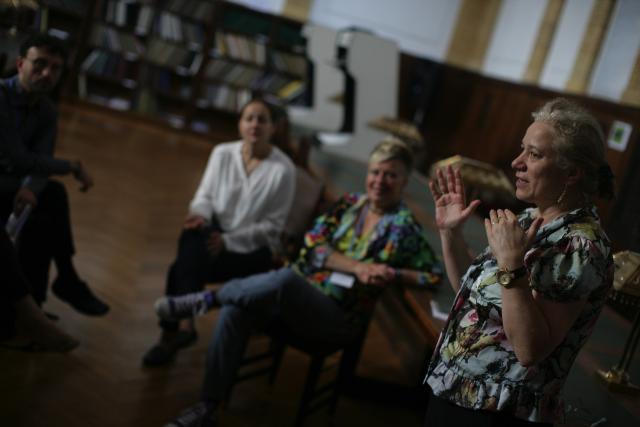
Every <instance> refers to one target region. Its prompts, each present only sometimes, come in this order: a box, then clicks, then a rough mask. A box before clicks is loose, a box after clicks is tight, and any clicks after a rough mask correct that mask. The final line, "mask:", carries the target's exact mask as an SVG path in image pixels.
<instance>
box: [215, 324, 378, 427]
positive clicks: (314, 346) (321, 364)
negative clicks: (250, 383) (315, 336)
mask: <svg viewBox="0 0 640 427" xmlns="http://www.w3.org/2000/svg"><path fill="white" fill-rule="evenodd" d="M367 330H368V322H367V325H366V326H365V327H363V328H362V330H361V331H360V332H359V333H358V334H357V336H356V338H355V339H354V340H352V341H351V342H350V343H348V344H347V345H344V346H327V345H322V344H320V343H315V342H310V341H307V340H305V339H304V338H301V337H297V336H294V335H293V334H291V333H290V332H289V331H288V330H287V329H286V328H285V327H284V326H283V325H282V324H276V325H273V326H272V327H271V328H270V329H269V330H267V331H266V333H267V335H268V336H269V337H270V342H269V345H268V349H267V350H266V351H264V352H262V353H259V354H256V355H252V356H247V357H245V359H244V360H243V361H242V364H241V367H240V370H239V373H238V375H237V377H236V381H235V383H236V384H237V383H238V382H240V381H245V380H249V379H252V378H256V377H258V376H263V375H267V379H268V382H269V384H270V385H273V383H274V382H275V379H276V377H277V374H278V370H279V368H280V365H281V363H282V359H283V357H284V354H285V351H286V349H287V347H292V348H294V349H296V350H299V351H302V352H303V353H305V354H306V355H308V356H309V357H310V359H311V360H310V362H309V369H308V370H307V375H306V379H305V383H304V389H303V391H302V396H301V397H300V401H299V403H298V410H297V413H296V418H295V420H294V423H293V425H294V426H295V427H299V426H302V425H303V424H304V420H305V419H306V418H307V417H308V416H309V415H311V414H313V413H314V412H317V411H319V410H320V409H322V408H327V410H328V412H329V415H330V416H331V417H333V416H334V415H335V411H336V407H337V404H338V398H339V396H340V393H341V391H342V390H343V389H344V387H345V385H347V384H348V383H349V381H351V380H352V378H353V375H354V372H355V368H356V365H357V363H358V360H359V359H360V354H361V352H362V346H363V344H364V340H365V337H366V334H367ZM336 353H340V356H339V359H338V363H337V373H336V375H335V378H334V379H332V380H331V381H329V382H327V383H325V384H323V385H321V386H320V385H319V384H318V382H319V379H320V376H321V374H322V373H323V371H325V370H326V369H329V368H330V367H331V366H328V365H327V363H326V362H327V359H329V358H330V357H331V356H333V355H334V354H336ZM265 362H266V365H265ZM232 389H233V387H232ZM232 389H231V390H230V391H229V395H228V396H227V402H228V401H229V400H230V397H231V392H232Z"/></svg>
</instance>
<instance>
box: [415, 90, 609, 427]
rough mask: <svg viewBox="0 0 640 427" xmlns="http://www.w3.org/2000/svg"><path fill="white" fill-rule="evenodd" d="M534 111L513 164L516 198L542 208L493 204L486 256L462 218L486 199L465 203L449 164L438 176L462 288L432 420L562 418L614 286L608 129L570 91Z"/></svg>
mask: <svg viewBox="0 0 640 427" xmlns="http://www.w3.org/2000/svg"><path fill="white" fill-rule="evenodd" d="M533 119H534V122H533V123H532V124H531V126H529V128H528V129H527V132H526V134H525V135H524V138H523V139H522V144H521V152H520V154H519V155H518V156H517V157H516V158H515V160H513V162H512V164H511V166H512V167H513V169H514V170H515V172H516V197H517V198H518V199H519V200H522V201H524V202H527V203H531V204H533V207H532V208H528V209H526V210H525V211H524V212H522V213H520V214H519V215H516V214H514V213H513V212H511V211H509V210H506V209H505V210H503V209H498V210H491V211H490V214H489V215H490V216H489V218H487V219H485V221H484V226H485V230H486V234H487V239H488V241H489V246H488V247H487V248H486V249H485V250H484V251H483V252H482V253H481V254H480V255H478V256H477V257H475V258H471V257H470V255H469V250H468V249H467V246H466V243H465V242H464V239H463V237H462V227H463V225H464V223H465V222H466V220H467V219H468V218H469V217H470V215H471V214H472V212H473V211H474V209H475V208H476V207H477V206H478V204H479V203H480V202H479V201H478V200H474V201H472V202H471V203H469V204H467V203H466V201H465V198H464V194H465V192H464V185H463V182H462V178H461V176H460V172H459V171H454V170H453V169H452V168H450V167H449V168H448V169H446V170H440V171H438V172H437V179H436V180H435V181H432V182H430V184H429V188H430V190H431V193H432V195H433V199H434V201H435V206H436V208H435V209H436V224H437V226H438V228H439V230H440V237H441V242H442V250H443V256H444V261H445V267H446V271H447V276H448V277H449V281H450V282H451V285H452V286H453V288H454V290H456V291H457V296H456V298H455V301H454V304H453V307H452V309H451V313H450V314H449V318H448V320H447V324H446V325H445V328H444V330H443V332H442V334H441V336H440V339H439V342H438V344H437V347H436V349H435V351H434V354H433V358H432V360H431V364H430V366H429V369H428V373H427V377H426V383H427V384H428V385H429V387H430V389H431V392H432V395H431V399H430V402H429V406H428V409H427V419H426V425H427V426H429V427H436V426H445V425H447V426H448V425H487V426H510V427H511V426H534V425H540V426H541V425H544V426H549V425H552V424H553V423H554V422H556V421H558V420H560V419H561V416H562V410H563V402H562V399H561V395H560V392H561V390H562V387H563V385H564V382H565V380H566V378H567V375H568V374H569V370H570V368H571V366H572V364H573V362H574V360H575V358H576V356H577V354H578V352H579V351H580V349H581V348H582V346H583V345H584V343H585V342H586V340H587V338H588V337H589V335H590V333H591V331H592V330H593V326H594V324H595V321H596V320H597V318H598V316H599V314H600V311H601V309H602V306H603V304H604V302H605V300H606V297H607V293H608V291H609V289H610V287H611V285H612V280H613V261H612V254H611V243H610V241H609V239H608V238H607V236H606V234H605V232H604V231H603V229H602V227H601V225H600V221H599V219H598V214H597V212H596V208H595V206H594V205H593V201H592V197H594V196H602V197H612V196H613V175H612V173H611V169H610V167H609V165H608V164H607V162H606V160H605V146H604V137H603V133H602V130H601V129H600V126H599V125H598V123H597V122H596V120H595V119H594V118H593V117H592V116H591V115H590V114H588V113H587V112H585V111H584V110H583V109H582V108H580V107H579V106H577V105H576V104H574V103H572V102H570V101H567V100H565V99H555V100H552V101H550V102H548V103H547V104H545V105H544V106H543V107H542V108H541V109H540V110H538V111H536V112H535V113H533Z"/></svg>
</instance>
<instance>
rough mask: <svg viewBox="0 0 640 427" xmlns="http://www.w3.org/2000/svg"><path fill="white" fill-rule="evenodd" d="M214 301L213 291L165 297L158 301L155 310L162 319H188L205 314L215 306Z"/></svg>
mask: <svg viewBox="0 0 640 427" xmlns="http://www.w3.org/2000/svg"><path fill="white" fill-rule="evenodd" d="M214 299H215V298H214V293H213V292H211V291H202V292H194V293H192V294H186V295H180V296H173V297H172V296H165V297H162V298H160V299H158V300H157V301H156V303H155V305H154V308H155V310H156V314H157V315H158V316H159V317H160V318H161V319H165V320H179V319H186V318H189V317H195V316H199V315H202V314H205V313H206V312H207V311H209V309H210V308H211V307H212V306H213V303H214Z"/></svg>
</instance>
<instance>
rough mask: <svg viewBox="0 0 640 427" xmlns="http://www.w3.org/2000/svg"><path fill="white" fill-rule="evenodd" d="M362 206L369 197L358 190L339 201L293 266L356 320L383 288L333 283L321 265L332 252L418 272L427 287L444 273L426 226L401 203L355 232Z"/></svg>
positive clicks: (312, 233) (315, 228)
mask: <svg viewBox="0 0 640 427" xmlns="http://www.w3.org/2000/svg"><path fill="white" fill-rule="evenodd" d="M366 204H367V197H366V196H365V195H363V194H359V193H351V194H347V195H346V196H344V197H342V198H341V199H340V200H338V202H336V203H335V204H334V206H333V207H332V208H331V209H330V210H329V211H328V212H327V213H326V214H324V215H321V216H319V217H318V218H317V219H316V220H315V223H314V225H313V227H312V228H311V230H309V231H308V232H307V233H306V234H305V237H304V246H303V248H302V249H301V251H300V255H299V256H298V259H297V260H296V261H295V262H294V263H293V265H292V267H293V270H294V271H296V272H297V273H298V274H300V275H302V276H304V277H305V278H306V279H307V281H308V282H309V283H310V284H311V285H312V286H314V287H316V288H317V289H319V290H320V291H322V292H323V293H324V294H326V295H328V296H330V297H332V298H333V299H334V300H336V301H337V302H338V303H339V304H340V305H341V306H342V307H343V308H344V309H345V310H348V311H349V312H350V314H351V315H352V319H353V320H354V321H361V320H362V319H363V318H365V317H366V316H368V315H369V314H370V313H371V310H372V309H373V306H374V302H375V300H376V298H377V297H378V296H379V295H380V293H381V292H382V290H383V288H381V287H378V286H366V285H361V284H358V283H356V284H355V285H354V286H353V287H352V288H349V289H347V288H345V287H341V286H338V285H335V284H333V283H331V281H330V280H329V277H330V275H331V273H332V272H333V271H331V270H328V269H326V268H325V267H324V263H325V261H326V259H327V258H328V256H329V255H330V254H331V252H333V251H334V250H335V251H338V252H340V253H342V254H344V255H346V256H348V257H350V258H353V259H356V260H358V261H363V262H371V263H384V264H387V265H389V266H391V267H395V268H409V269H414V270H419V271H421V279H420V281H421V283H423V284H425V285H433V284H436V283H438V282H439V281H440V279H441V277H442V268H441V266H440V263H439V262H438V260H437V259H436V256H435V255H434V253H433V250H432V249H431V247H430V246H429V244H428V243H427V240H426V238H425V234H424V230H423V229H422V227H421V226H420V224H418V223H417V222H416V220H415V218H414V217H413V214H412V213H411V211H410V210H409V208H407V206H406V205H405V204H404V203H400V204H399V205H398V206H397V207H396V209H395V210H393V211H392V212H388V213H387V214H385V215H384V216H383V217H382V218H381V219H380V221H379V222H378V224H376V226H375V227H374V228H373V229H372V230H371V231H370V232H369V233H366V234H364V235H358V234H359V233H358V232H357V229H358V224H357V223H358V218H359V216H360V215H359V214H360V212H361V210H362V209H363V208H365V206H366Z"/></svg>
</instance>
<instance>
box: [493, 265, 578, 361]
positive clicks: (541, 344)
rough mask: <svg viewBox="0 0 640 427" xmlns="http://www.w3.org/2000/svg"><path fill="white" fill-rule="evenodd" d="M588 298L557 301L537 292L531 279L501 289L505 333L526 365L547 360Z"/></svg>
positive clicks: (521, 280) (517, 281) (524, 279)
mask: <svg viewBox="0 0 640 427" xmlns="http://www.w3.org/2000/svg"><path fill="white" fill-rule="evenodd" d="M585 303H586V299H580V300H578V301H573V302H562V303H561V302H556V301H551V300H547V299H545V298H543V297H541V296H540V295H538V294H536V293H535V291H532V290H531V288H530V287H529V283H528V278H527V277H526V276H525V277H520V278H518V279H516V280H515V282H514V286H513V287H512V288H509V289H502V322H503V327H504V331H505V334H506V335H507V338H508V340H509V342H510V343H511V346H512V347H513V351H514V352H515V354H516V357H517V358H518V360H519V361H520V363H521V364H522V365H523V366H531V365H535V364H537V363H539V362H540V361H542V360H544V359H545V358H546V357H547V356H549V354H551V352H552V351H553V350H554V349H555V348H556V347H557V346H558V345H559V344H560V343H561V342H562V340H564V339H565V337H566V336H567V333H568V332H569V330H570V329H571V327H572V325H573V324H574V323H575V321H576V319H577V318H578V316H579V315H580V312H581V311H582V309H583V308H584V304H585Z"/></svg>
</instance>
